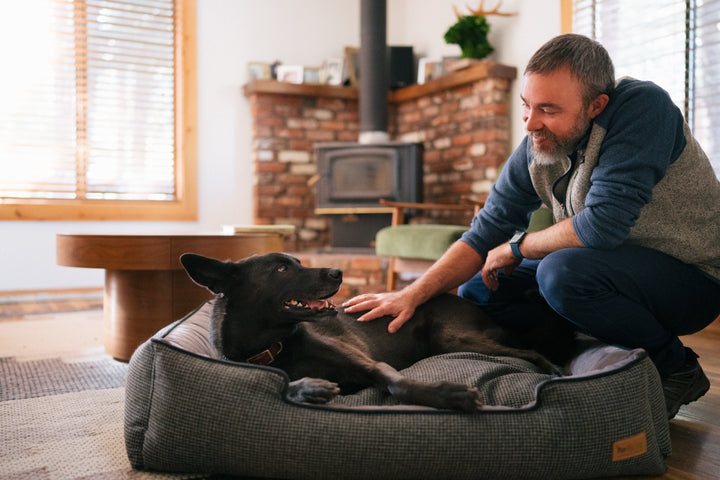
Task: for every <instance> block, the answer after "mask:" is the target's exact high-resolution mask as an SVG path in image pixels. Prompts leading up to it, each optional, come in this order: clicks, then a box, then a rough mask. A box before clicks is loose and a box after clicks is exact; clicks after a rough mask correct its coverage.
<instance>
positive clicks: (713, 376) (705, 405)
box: [0, 299, 720, 480]
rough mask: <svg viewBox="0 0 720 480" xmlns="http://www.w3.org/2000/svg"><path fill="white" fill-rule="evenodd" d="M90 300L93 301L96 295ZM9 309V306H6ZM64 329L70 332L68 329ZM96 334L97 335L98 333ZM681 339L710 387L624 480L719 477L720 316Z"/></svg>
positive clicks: (14, 318)
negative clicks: (660, 471) (664, 446)
mask: <svg viewBox="0 0 720 480" xmlns="http://www.w3.org/2000/svg"><path fill="white" fill-rule="evenodd" d="M91 301H95V299H92V300H91ZM1 303H2V302H0V322H2V321H9V322H12V323H14V324H15V325H16V326H19V324H22V320H23V319H33V318H40V317H43V315H37V314H35V313H34V312H36V311H38V310H51V311H52V312H53V314H51V318H56V319H57V320H55V321H56V322H63V321H64V320H67V319H68V318H69V317H68V316H72V315H73V314H72V313H62V314H59V313H58V311H62V310H63V305H61V304H58V303H57V302H54V303H53V304H51V305H44V306H42V305H32V304H26V305H25V306H24V307H22V306H20V305H12V314H11V315H7V316H6V317H5V318H2V317H3V315H2V314H1V313H2V310H3V305H2V304H1ZM38 303H42V302H38ZM78 306H79V305H78V304H77V303H76V302H75V303H73V302H70V303H67V304H65V307H66V308H67V309H69V310H76V309H77V308H78ZM5 307H6V308H7V307H9V304H8V303H6V304H5ZM95 308H97V307H95ZM23 309H25V312H24V314H23V313H21V311H22V310H23ZM8 310H10V309H9V308H8ZM6 313H10V312H9V311H8V312H6ZM97 313H98V315H97V316H96V318H98V322H99V321H100V320H99V319H100V318H102V317H101V315H102V314H101V313H100V312H97ZM83 314H85V315H87V312H78V314H77V315H83ZM44 317H48V315H47V314H45V315H44ZM28 323H32V322H28ZM14 331H18V330H17V329H15V330H14ZM59 331H64V329H62V327H61V326H60V327H59ZM6 333H7V332H6ZM67 333H68V334H69V336H72V334H71V332H67ZM96 336H97V337H99V335H96ZM60 337H61V335H58V336H56V337H53V338H55V339H57V340H58V341H63V339H62V338H60ZM3 340H6V341H8V342H12V339H9V338H5V339H3ZM682 340H683V343H684V344H685V345H687V346H689V347H691V348H692V349H693V350H695V352H696V353H697V354H698V355H700V364H701V365H702V367H703V369H704V370H705V374H706V375H707V376H708V378H709V379H710V391H709V392H708V393H707V394H706V395H705V396H703V397H702V398H701V399H700V400H698V401H697V402H694V403H691V404H690V405H686V406H684V407H682V408H681V409H680V412H679V413H678V415H677V416H676V417H675V419H673V420H672V421H671V422H670V435H671V438H672V454H671V455H670V457H669V458H668V471H667V473H665V474H664V475H662V476H659V477H623V478H627V480H630V479H634V480H642V479H645V480H650V479H662V480H713V479H714V480H720V319H718V320H717V321H715V323H713V324H712V325H711V326H709V327H708V328H706V329H705V330H703V331H702V332H700V333H697V334H695V335H691V336H688V337H683V338H682ZM101 343H102V342H101V339H100V338H97V344H98V345H97V347H99V346H101ZM615 478H618V477H615Z"/></svg>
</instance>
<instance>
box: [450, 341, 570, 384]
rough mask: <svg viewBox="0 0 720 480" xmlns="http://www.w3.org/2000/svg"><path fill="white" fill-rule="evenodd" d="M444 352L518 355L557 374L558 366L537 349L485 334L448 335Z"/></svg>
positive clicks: (504, 355) (548, 371)
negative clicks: (513, 345) (496, 339)
mask: <svg viewBox="0 0 720 480" xmlns="http://www.w3.org/2000/svg"><path fill="white" fill-rule="evenodd" d="M442 350H443V353H450V352H476V353H482V354H485V355H493V356H501V357H516V358H521V359H523V360H527V361H528V362H530V363H534V364H535V365H537V367H538V368H539V369H540V370H541V371H542V372H543V373H550V374H557V373H559V371H558V369H557V367H555V365H553V364H552V362H550V360H548V359H547V358H545V356H543V355H541V354H540V353H538V352H536V351H535V350H528V349H523V348H515V347H508V346H506V345H502V344H500V343H498V342H496V341H495V340H492V339H489V338H487V337H485V336H476V335H472V334H470V333H468V334H467V335H466V336H464V337H456V336H453V338H448V337H446V338H445V339H444V341H443V342H442Z"/></svg>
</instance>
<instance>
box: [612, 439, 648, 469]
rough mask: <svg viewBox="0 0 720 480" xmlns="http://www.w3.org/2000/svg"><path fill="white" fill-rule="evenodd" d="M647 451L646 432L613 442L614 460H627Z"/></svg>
mask: <svg viewBox="0 0 720 480" xmlns="http://www.w3.org/2000/svg"><path fill="white" fill-rule="evenodd" d="M645 452H647V436H646V435H645V432H642V433H638V434H637V435H633V436H632V437H628V438H624V439H622V440H618V441H617V442H613V456H612V459H613V462H619V461H620V460H627V459H628V458H632V457H637V456H638V455H642V454H643V453H645Z"/></svg>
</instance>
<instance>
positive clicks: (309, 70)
mask: <svg viewBox="0 0 720 480" xmlns="http://www.w3.org/2000/svg"><path fill="white" fill-rule="evenodd" d="M320 70H321V68H320V67H303V83H320Z"/></svg>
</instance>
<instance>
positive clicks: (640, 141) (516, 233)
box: [346, 34, 720, 418]
mask: <svg viewBox="0 0 720 480" xmlns="http://www.w3.org/2000/svg"><path fill="white" fill-rule="evenodd" d="M523 80H524V81H523V86H522V94H521V99H522V118H523V121H524V122H525V127H526V130H527V136H526V137H525V138H524V139H523V141H522V142H521V143H520V145H519V147H518V148H517V149H516V150H515V151H514V152H513V154H512V155H511V156H510V158H509V159H508V161H507V163H506V164H505V166H504V167H503V169H502V171H501V173H500V175H499V177H498V180H497V182H496V183H495V185H494V186H493V188H492V190H491V192H490V195H489V197H488V199H487V202H486V204H485V206H484V208H483V209H482V210H481V211H480V212H479V213H478V215H477V216H476V217H475V218H474V219H473V221H472V224H471V228H470V230H468V232H467V233H465V235H464V236H463V237H462V238H461V239H460V241H458V242H456V243H455V244H454V245H453V246H451V247H450V248H449V249H448V251H447V252H446V253H445V255H444V256H443V257H442V258H441V259H439V260H438V261H437V262H436V263H435V264H434V265H433V266H432V267H431V268H430V269H429V270H428V271H427V272H426V273H425V274H424V275H423V276H422V277H420V278H419V279H417V280H416V281H415V282H413V283H412V284H411V285H409V286H408V287H406V288H404V289H403V290H400V291H396V292H387V293H383V294H370V295H361V296H358V297H355V298H353V299H351V300H349V301H348V302H346V307H347V311H350V312H358V311H367V312H366V313H365V314H364V315H362V316H361V317H360V320H361V321H367V320H372V319H375V318H378V317H380V316H383V315H391V316H394V317H395V319H394V320H393V322H391V324H390V327H389V330H390V331H391V332H394V331H397V329H399V328H400V327H401V326H402V325H403V324H404V323H405V322H406V321H407V320H408V319H409V318H410V316H411V315H412V313H413V312H414V310H415V308H416V307H417V306H418V305H419V304H420V303H422V302H424V301H426V300H428V299H429V298H431V297H433V296H435V295H437V294H439V293H441V292H446V291H449V290H452V289H453V288H456V287H458V286H460V288H459V292H458V293H459V295H461V296H463V297H465V298H468V299H470V300H471V301H473V302H475V303H477V304H479V305H481V306H482V307H483V308H484V309H485V311H486V312H487V313H488V314H490V315H491V316H492V317H493V318H494V319H495V320H496V321H498V322H499V323H502V324H503V325H505V326H506V327H508V328H512V329H528V328H531V327H533V326H534V324H535V323H537V322H538V321H539V319H540V318H542V315H541V314H540V312H541V309H542V308H546V306H547V305H549V306H550V307H551V308H552V309H553V310H554V311H555V312H557V313H558V314H560V315H561V316H562V317H564V318H565V319H567V320H568V321H570V322H572V323H573V324H574V325H576V326H577V327H578V329H579V330H580V331H582V332H584V333H587V334H589V335H592V336H594V337H596V338H598V339H600V340H602V341H604V342H607V343H609V344H615V345H620V346H623V347H628V348H638V347H640V348H644V349H645V350H646V351H647V352H648V354H649V356H650V358H651V359H652V361H653V362H654V364H655V366H656V367H657V369H658V372H659V373H660V376H661V378H662V383H663V390H664V393H665V401H666V404H667V412H668V418H673V417H674V416H675V415H676V413H677V412H678V409H679V408H680V407H681V406H682V405H684V404H687V403H689V402H692V401H695V400H697V399H698V398H700V397H701V396H702V395H704V394H705V393H706V392H707V390H708V389H709V387H710V383H709V381H708V379H707V377H706V376H705V374H704V372H703V371H702V368H701V367H700V364H699V363H698V360H697V355H695V353H694V352H693V351H692V350H690V349H689V348H687V347H684V346H683V344H682V343H681V341H680V339H679V338H678V336H680V335H688V334H692V333H695V332H698V331H700V330H701V329H703V328H704V327H706V326H707V325H709V324H710V323H711V322H712V321H713V320H714V319H715V318H717V317H718V315H719V314H720V182H719V181H718V179H717V177H716V176H715V174H714V172H713V169H712V167H711V165H710V162H709V160H708V158H707V156H706V155H705V153H704V152H703V151H702V148H701V147H700V145H699V144H698V142H697V141H696V140H695V138H694V137H693V136H692V134H691V132H690V129H689V127H688V126H687V124H686V123H685V122H684V120H683V116H682V114H681V112H680V110H679V109H678V108H677V107H676V106H675V105H674V104H673V103H672V101H671V99H670V97H669V95H668V94H667V93H666V92H665V91H664V90H662V89H661V88H660V87H658V86H657V85H655V84H653V83H651V82H644V81H638V80H634V79H628V78H626V79H621V80H620V81H618V82H616V81H615V77H614V68H613V64H612V60H611V59H610V56H609V55H608V53H607V51H606V50H605V48H604V47H602V45H600V44H599V43H597V42H595V41H593V40H590V39H588V38H587V37H583V36H581V35H574V34H569V35H561V36H559V37H556V38H554V39H552V40H550V41H549V42H548V43H546V44H545V45H543V46H542V47H541V48H540V49H539V50H538V51H537V52H536V53H535V54H534V55H533V57H532V58H531V59H530V62H529V63H528V66H527V68H526V69H525V72H524V75H523ZM543 204H544V205H546V206H548V207H550V208H552V211H553V219H554V224H553V225H552V226H550V227H548V228H546V229H544V230H541V231H538V232H533V233H525V229H526V228H527V226H528V222H529V219H530V216H531V214H532V212H533V211H534V210H536V209H537V208H538V207H539V206H541V205H543ZM508 240H509V241H508ZM533 290H534V291H535V292H539V295H528V292H531V291H533Z"/></svg>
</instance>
